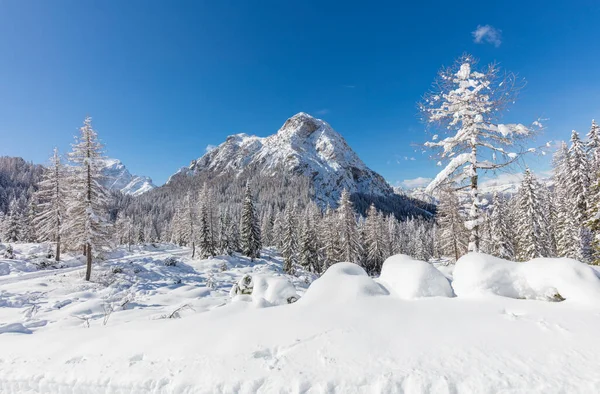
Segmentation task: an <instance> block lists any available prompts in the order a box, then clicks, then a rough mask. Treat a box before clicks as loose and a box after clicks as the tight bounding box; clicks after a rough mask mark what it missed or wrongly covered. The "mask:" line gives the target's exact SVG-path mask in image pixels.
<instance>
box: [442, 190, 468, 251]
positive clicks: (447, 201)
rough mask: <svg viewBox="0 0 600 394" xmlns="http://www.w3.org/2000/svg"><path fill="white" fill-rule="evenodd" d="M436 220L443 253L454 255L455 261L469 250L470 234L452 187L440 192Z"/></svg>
mask: <svg viewBox="0 0 600 394" xmlns="http://www.w3.org/2000/svg"><path fill="white" fill-rule="evenodd" d="M436 221H437V224H438V239H439V241H438V242H439V247H440V251H441V253H442V254H443V255H445V256H451V257H453V258H454V261H456V260H458V258H459V257H460V256H462V255H463V254H465V253H466V252H467V245H468V240H469V234H468V231H467V228H466V227H465V225H464V223H465V220H464V216H463V215H462V213H461V204H460V200H459V199H458V195H457V194H456V192H455V191H454V190H452V189H451V188H448V187H447V188H444V189H443V190H442V193H440V202H439V204H438V207H437V214H436Z"/></svg>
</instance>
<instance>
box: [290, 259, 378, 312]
mask: <svg viewBox="0 0 600 394" xmlns="http://www.w3.org/2000/svg"><path fill="white" fill-rule="evenodd" d="M388 294H389V292H388V291H387V290H386V289H385V287H383V286H382V285H380V284H379V283H377V282H375V281H374V280H373V279H371V278H370V277H369V275H367V273H366V272H365V270H364V269H362V267H360V266H358V265H357V264H354V263H337V264H334V265H332V266H331V267H329V268H328V269H327V271H325V273H324V274H323V275H322V276H321V277H320V278H319V279H317V280H315V281H314V282H313V283H312V284H311V285H310V287H309V288H308V289H307V290H306V293H305V294H304V296H302V298H301V299H300V300H299V301H298V303H302V304H311V303H315V304H317V303H327V302H329V303H345V302H348V301H354V300H357V299H359V298H366V297H373V296H380V295H388Z"/></svg>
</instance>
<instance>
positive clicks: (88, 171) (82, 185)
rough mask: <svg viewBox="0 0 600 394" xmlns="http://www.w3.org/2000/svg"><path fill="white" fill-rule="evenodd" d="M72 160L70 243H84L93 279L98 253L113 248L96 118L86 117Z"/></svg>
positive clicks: (71, 154)
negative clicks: (93, 120)
mask: <svg viewBox="0 0 600 394" xmlns="http://www.w3.org/2000/svg"><path fill="white" fill-rule="evenodd" d="M79 130H80V135H79V136H78V137H76V139H75V143H74V144H73V150H72V151H71V152H70V153H69V160H70V161H71V162H72V163H73V165H74V166H73V168H72V174H71V175H72V176H71V177H70V184H69V189H70V190H71V193H69V198H68V203H67V214H68V220H67V221H66V223H65V225H66V226H65V229H66V230H67V234H68V238H69V243H70V244H71V246H73V247H82V248H83V250H84V252H85V256H86V258H87V267H86V273H85V280H90V276H91V274H92V261H93V257H94V255H95V254H98V253H101V251H103V250H104V251H105V250H108V249H110V239H111V236H110V235H111V234H110V227H111V226H110V223H109V221H108V218H107V212H106V207H107V196H106V191H105V189H104V188H103V187H102V186H101V184H100V180H101V178H102V165H103V163H104V162H103V150H102V149H103V148H102V144H101V143H100V141H99V140H98V134H97V133H96V131H95V130H94V129H93V128H92V118H90V117H89V116H88V117H87V118H85V120H84V122H83V126H82V127H81V128H80V129H79Z"/></svg>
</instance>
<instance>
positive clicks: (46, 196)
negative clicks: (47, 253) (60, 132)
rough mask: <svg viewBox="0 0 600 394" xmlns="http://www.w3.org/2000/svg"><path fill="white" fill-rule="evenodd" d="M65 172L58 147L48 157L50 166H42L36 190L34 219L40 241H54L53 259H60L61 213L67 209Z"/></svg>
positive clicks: (62, 218) (62, 220)
mask: <svg viewBox="0 0 600 394" xmlns="http://www.w3.org/2000/svg"><path fill="white" fill-rule="evenodd" d="M65 181H66V173H65V169H64V166H63V164H62V162H61V158H60V155H59V154H58V149H56V148H54V154H53V155H52V157H51V158H50V166H48V167H45V168H44V172H43V176H42V180H41V181H40V183H39V185H38V191H37V192H36V196H37V199H38V201H39V205H38V209H37V215H36V217H35V219H34V222H35V225H36V227H37V230H38V235H39V238H40V239H41V240H42V241H50V242H55V243H56V252H55V253H54V259H55V260H56V261H60V252H61V241H62V239H61V237H62V234H63V231H64V229H63V222H64V220H65V218H64V217H63V215H64V214H65V212H66V209H67V205H66V202H67V190H66V184H65Z"/></svg>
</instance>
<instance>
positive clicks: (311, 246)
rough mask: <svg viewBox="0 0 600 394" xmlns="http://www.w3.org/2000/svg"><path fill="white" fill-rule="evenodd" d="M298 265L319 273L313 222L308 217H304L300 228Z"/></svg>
mask: <svg viewBox="0 0 600 394" xmlns="http://www.w3.org/2000/svg"><path fill="white" fill-rule="evenodd" d="M300 265H301V266H303V267H304V269H305V270H307V271H309V272H312V273H320V272H321V265H320V263H319V251H318V247H317V235H316V233H315V229H314V224H313V223H311V221H310V220H309V218H308V217H306V218H305V221H304V227H303V229H302V244H301V246H300Z"/></svg>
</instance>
